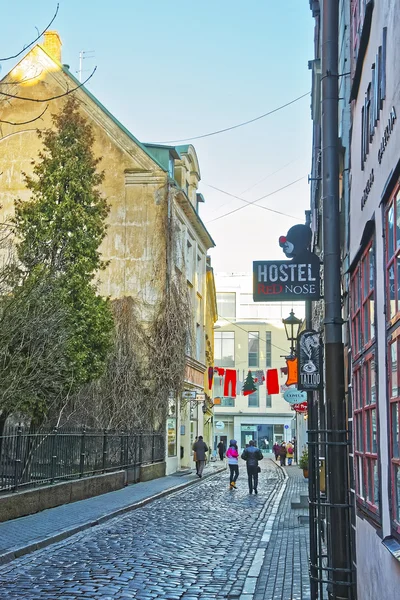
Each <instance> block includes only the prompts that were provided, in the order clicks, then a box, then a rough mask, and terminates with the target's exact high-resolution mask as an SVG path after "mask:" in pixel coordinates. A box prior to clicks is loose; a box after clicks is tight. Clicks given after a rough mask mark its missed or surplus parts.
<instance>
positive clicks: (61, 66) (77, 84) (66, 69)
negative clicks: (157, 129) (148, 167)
mask: <svg viewBox="0 0 400 600" xmlns="http://www.w3.org/2000/svg"><path fill="white" fill-rule="evenodd" d="M35 48H40V50H41V51H42V52H43V53H44V54H45V55H46V56H47V57H48V58H49V59H50V60H51V61H52V62H53V63H54V64H55V65H57V66H58V67H59V69H60V71H62V72H63V73H64V75H66V76H67V77H69V79H71V80H72V82H73V83H74V85H75V87H79V89H80V90H82V91H83V92H84V93H85V94H86V95H87V96H89V98H90V99H91V100H92V101H93V102H94V103H95V104H96V105H97V106H98V107H99V108H100V110H101V111H103V112H104V113H105V114H106V115H107V116H108V117H109V118H110V119H111V121H113V123H114V124H115V125H117V127H118V128H119V129H121V131H123V132H124V133H125V135H127V136H128V137H129V138H130V139H131V140H132V141H133V142H134V143H135V144H136V145H137V146H139V148H140V149H141V150H142V151H143V152H144V153H145V154H146V155H147V156H148V157H149V158H150V159H151V160H152V161H153V162H155V163H156V164H157V166H158V167H159V168H160V169H162V170H163V171H165V172H168V169H166V168H165V167H163V165H162V164H161V163H160V162H159V161H158V160H157V159H156V158H155V157H154V155H153V154H152V153H151V152H150V151H149V150H148V149H147V148H146V146H145V145H144V144H142V143H141V142H139V140H138V139H137V138H136V137H135V136H134V135H133V134H132V133H131V132H130V131H129V129H127V128H126V127H124V125H122V123H121V122H120V121H118V119H116V118H115V116H114V115H113V114H112V113H111V112H110V111H109V110H107V108H106V107H105V106H104V104H102V103H101V102H100V100H98V98H96V96H95V95H94V94H92V93H91V92H90V91H89V90H88V89H87V88H86V87H85V86H84V85H82V83H81V82H80V81H79V80H78V79H77V78H76V77H75V76H74V75H73V74H72V73H71V71H70V70H69V67H68V65H64V64H61V63H60V62H59V61H58V60H57V59H56V58H54V56H52V55H51V54H50V53H49V52H47V50H46V49H45V48H44V46H43V45H42V44H36V45H35V46H34V47H33V48H31V50H29V52H27V53H26V54H25V56H24V57H23V58H21V60H20V61H19V62H18V63H17V65H15V66H14V67H13V69H12V70H14V69H15V68H16V67H17V66H18V65H19V64H21V63H22V62H23V61H24V60H25V58H26V57H27V56H29V54H30V53H31V52H33V50H34V49H35ZM7 75H8V73H6V75H5V77H7ZM5 77H4V78H5ZM4 78H3V79H4Z"/></svg>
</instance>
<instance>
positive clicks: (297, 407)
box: [293, 402, 308, 413]
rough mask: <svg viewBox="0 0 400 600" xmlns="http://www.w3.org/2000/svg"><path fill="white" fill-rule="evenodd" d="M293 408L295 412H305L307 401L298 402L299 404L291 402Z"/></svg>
mask: <svg viewBox="0 0 400 600" xmlns="http://www.w3.org/2000/svg"><path fill="white" fill-rule="evenodd" d="M293 409H294V410H295V411H296V412H297V413H306V412H307V410H308V409H307V402H300V404H293Z"/></svg>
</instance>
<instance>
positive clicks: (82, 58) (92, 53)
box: [76, 50, 95, 83]
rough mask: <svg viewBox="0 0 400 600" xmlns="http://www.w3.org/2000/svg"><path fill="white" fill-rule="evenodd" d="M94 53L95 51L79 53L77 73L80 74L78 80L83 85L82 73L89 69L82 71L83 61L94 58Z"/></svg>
mask: <svg viewBox="0 0 400 600" xmlns="http://www.w3.org/2000/svg"><path fill="white" fill-rule="evenodd" d="M94 52H95V51H94V50H81V51H80V52H79V70H78V71H76V72H77V73H78V79H79V81H80V82H81V83H82V73H85V72H86V71H88V69H85V70H83V69H82V66H83V61H84V60H85V58H94ZM89 55H90V56H89Z"/></svg>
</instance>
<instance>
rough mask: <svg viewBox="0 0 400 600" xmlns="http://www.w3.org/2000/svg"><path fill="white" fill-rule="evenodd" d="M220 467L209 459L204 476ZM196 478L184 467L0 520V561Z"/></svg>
mask: <svg viewBox="0 0 400 600" xmlns="http://www.w3.org/2000/svg"><path fill="white" fill-rule="evenodd" d="M222 467H224V464H222ZM220 469H221V464H220V462H219V461H218V462H214V463H210V464H208V465H207V466H206V468H205V469H204V476H206V477H208V476H209V475H212V474H213V473H215V472H216V471H218V470H220ZM197 481H198V480H197V477H196V475H195V473H194V471H193V472H192V473H187V472H186V471H185V472H184V473H183V474H182V473H179V474H178V473H176V474H174V475H169V476H167V477H160V478H159V479H153V480H152V481H147V482H141V483H136V484H134V485H128V486H127V487H124V488H122V489H121V490H117V491H114V492H109V493H106V494H102V495H100V496H95V497H93V498H87V499H86V500H79V501H78V502H73V503H71V504H64V505H62V506H57V507H56V508H50V509H48V510H43V511H41V512H39V513H35V514H32V515H28V516H26V517H21V518H19V519H13V520H11V521H5V522H3V523H0V564H4V563H6V562H9V561H10V560H14V559H15V557H16V556H17V557H18V556H22V555H23V554H26V553H27V552H33V551H34V550H37V549H38V547H39V548H40V547H44V546H48V545H49V544H50V543H54V542H56V541H61V539H65V538H66V537H69V536H70V535H73V534H74V533H77V532H78V531H80V530H82V529H86V528H88V527H92V526H94V525H98V524H99V523H100V522H104V521H106V520H108V519H109V518H112V517H115V516H118V515H119V514H122V513H123V512H128V511H129V510H131V509H132V508H133V507H135V506H138V505H139V504H140V503H143V504H146V503H147V502H148V500H149V499H150V500H151V499H155V497H156V496H161V495H163V494H168V493H170V492H171V491H173V489H174V488H177V489H179V488H180V487H186V486H188V485H192V484H193V483H197Z"/></svg>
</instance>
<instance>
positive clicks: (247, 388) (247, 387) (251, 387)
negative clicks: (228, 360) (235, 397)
mask: <svg viewBox="0 0 400 600" xmlns="http://www.w3.org/2000/svg"><path fill="white" fill-rule="evenodd" d="M256 391H257V388H256V386H255V384H254V379H253V375H252V374H251V371H249V372H248V373H247V377H246V381H245V382H244V384H243V390H242V392H243V396H249V395H250V394H253V393H254V392H256Z"/></svg>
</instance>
